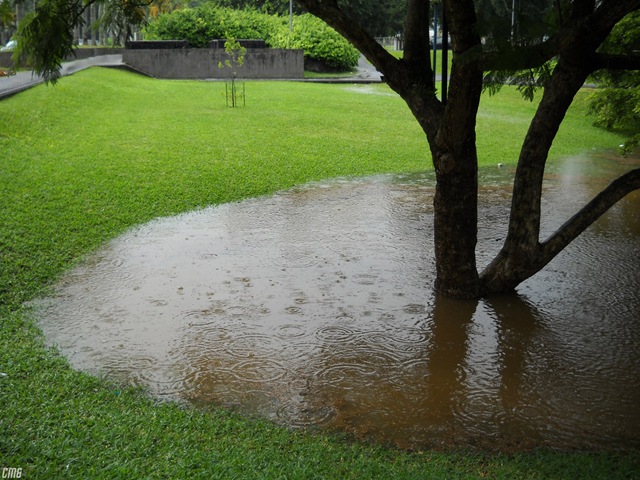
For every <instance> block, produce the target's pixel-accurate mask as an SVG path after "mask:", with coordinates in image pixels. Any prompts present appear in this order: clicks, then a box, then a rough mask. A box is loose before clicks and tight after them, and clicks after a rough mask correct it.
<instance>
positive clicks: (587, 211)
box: [540, 168, 640, 266]
mask: <svg viewBox="0 0 640 480" xmlns="http://www.w3.org/2000/svg"><path fill="white" fill-rule="evenodd" d="M638 189H640V168H636V169H634V170H631V171H630V172H627V173H625V174H624V175H622V176H621V177H619V178H617V179H616V180H614V181H613V182H611V184H609V186H608V187H607V188H605V189H604V190H603V191H602V192H600V193H599V194H598V195H596V197H595V198H594V199H593V200H591V201H590V202H589V203H588V204H587V205H585V206H584V207H583V208H582V209H581V210H580V211H579V212H578V213H576V214H575V215H574V216H573V217H571V218H570V219H569V220H568V221H567V222H566V223H565V224H564V225H562V226H561V227H560V228H559V229H558V230H557V231H556V232H555V233H554V234H553V235H551V236H550V237H549V238H548V239H547V240H546V241H545V242H543V243H542V244H541V245H540V247H541V248H540V251H541V261H542V262H543V266H544V265H546V264H547V263H549V262H550V261H551V259H553V257H555V256H556V255H557V254H558V253H559V252H560V251H562V250H563V249H564V248H565V247H566V246H567V245H569V243H571V242H572V241H573V240H574V239H575V238H576V237H578V236H579V235H580V234H581V233H582V232H584V231H585V230H586V229H587V228H588V227H589V226H591V225H592V224H593V223H594V222H595V221H596V220H597V219H598V218H600V217H601V216H602V215H603V214H604V213H605V212H606V211H607V210H609V209H610V208H611V207H612V206H613V205H615V204H616V203H617V202H618V201H620V200H621V199H622V198H624V197H625V196H626V195H627V194H629V193H631V192H633V191H634V190H638Z"/></svg>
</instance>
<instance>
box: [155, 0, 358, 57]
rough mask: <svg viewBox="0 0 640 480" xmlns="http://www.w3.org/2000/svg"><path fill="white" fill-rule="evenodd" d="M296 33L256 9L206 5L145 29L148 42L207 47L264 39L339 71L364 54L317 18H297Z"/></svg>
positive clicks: (280, 19)
mask: <svg viewBox="0 0 640 480" xmlns="http://www.w3.org/2000/svg"><path fill="white" fill-rule="evenodd" d="M293 25H294V28H293V32H290V31H289V19H288V18H286V17H280V16H277V15H267V14H264V13H259V12H257V11H254V10H234V9H231V8H224V7H217V6H215V5H211V4H203V5H200V6H198V7H195V8H185V9H183V10H178V11H175V12H173V13H165V14H161V15H159V16H158V17H157V18H156V19H155V20H152V21H151V22H150V23H149V24H148V25H147V27H146V28H145V29H144V37H145V39H147V40H187V41H188V42H189V44H191V45H192V46H193V47H206V46H207V45H208V43H209V41H211V40H213V39H216V38H248V39H249V38H250V39H261V40H264V41H265V42H266V43H267V45H269V46H270V47H273V48H300V49H303V50H304V55H305V58H309V59H313V60H318V61H321V62H324V63H325V64H327V65H328V66H330V67H332V68H334V69H338V70H350V69H351V68H353V67H355V66H356V65H357V63H358V58H359V56H360V54H359V53H358V50H356V49H355V48H354V47H353V46H352V45H351V44H350V43H349V42H347V40H345V39H344V38H343V37H342V36H341V35H340V34H339V33H337V32H336V31H335V30H333V29H332V28H331V27H329V26H328V25H327V24H326V23H325V22H323V21H322V20H320V19H318V18H316V17H314V16H313V15H309V14H304V15H300V16H296V17H295V18H294V21H293Z"/></svg>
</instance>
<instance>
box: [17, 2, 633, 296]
mask: <svg viewBox="0 0 640 480" xmlns="http://www.w3.org/2000/svg"><path fill="white" fill-rule="evenodd" d="M298 1H299V3H300V4H302V5H303V6H304V7H305V8H306V9H308V10H309V11H310V12H311V13H312V14H314V15H316V16H318V17H320V18H322V19H323V20H324V21H326V22H327V23H328V24H329V25H331V26H332V27H333V28H334V29H335V30H337V31H338V32H339V33H341V34H342V35H343V36H344V37H345V38H347V39H348V40H349V41H351V42H352V43H353V44H354V45H355V46H356V47H357V48H358V50H360V52H362V53H363V54H364V55H365V56H366V57H367V58H368V59H369V61H370V62H371V63H372V64H373V65H374V66H375V67H376V68H377V69H378V70H379V71H380V72H382V74H383V75H384V76H385V78H386V80H387V82H388V84H389V86H390V87H391V88H392V89H393V90H395V91H396V92H397V93H398V94H399V95H400V96H401V97H402V98H403V99H404V101H405V102H406V103H407V105H408V107H409V108H410V110H411V112H412V113H413V115H414V117H415V118H416V120H417V121H418V123H419V124H420V126H421V127H422V129H423V131H424V133H425V135H426V138H427V141H428V144H429V148H430V150H431V155H432V159H433V164H434V167H435V173H436V181H437V183H436V191H435V197H434V247H435V257H436V284H435V288H436V289H437V290H438V291H440V292H442V293H444V294H445V295H449V296H454V297H477V296H480V295H483V294H486V293H491V292H504V291H510V290H512V289H513V288H515V287H516V286H517V285H518V284H520V283H521V282H522V281H524V280H526V279H527V278H529V277H530V276H531V275H534V274H535V273H536V272H538V271H539V270H540V269H542V268H543V267H544V266H545V265H546V264H547V263H548V262H549V261H551V259H553V258H554V257H555V256H556V255H557V254H558V253H559V252H560V251H562V250H563V249H564V248H565V247H566V246H567V245H568V244H569V243H570V242H571V241H573V240H574V239H575V238H576V237H577V236H578V235H579V234H580V233H581V232H583V231H584V230H585V229H586V228H587V227H588V226H589V225H591V224H592V223H593V222H594V221H595V220H596V219H597V218H598V217H599V216H600V215H602V214H603V213H604V212H605V211H606V210H608V209H609V208H610V207H611V206H612V205H614V204H615V203H616V202H617V201H618V200H620V199H621V198H622V197H623V196H624V195H626V194H627V193H629V192H630V191H632V190H634V189H637V188H640V168H637V169H635V170H632V171H630V172H628V173H627V174H625V175H623V176H622V177H620V178H618V179H617V180H615V181H614V182H613V183H612V184H611V185H609V187H607V188H606V189H605V190H604V191H603V192H601V193H600V194H599V195H597V196H596V197H595V198H594V199H593V200H592V201H591V202H590V203H589V204H587V205H586V206H585V207H584V208H582V209H581V210H580V211H579V212H578V213H577V214H576V215H574V216H573V217H572V218H570V219H568V220H567V222H566V223H565V224H564V225H563V226H561V227H560V228H559V229H558V230H557V231H556V232H555V233H553V234H552V235H551V236H550V237H549V238H547V239H544V240H542V239H540V223H541V208H540V201H541V195H542V181H543V175H544V170H545V164H546V161H547V157H548V153H549V149H550V147H551V144H552V142H553V140H554V138H555V136H556V133H557V131H558V129H559V127H560V124H561V123H562V120H563V119H564V116H565V114H566V112H567V110H568V108H569V106H570V105H571V102H572V100H573V98H574V96H575V94H576V93H577V92H578V90H579V89H580V88H581V87H582V86H583V84H584V82H585V80H586V79H587V78H588V77H589V75H591V74H593V73H594V72H596V71H599V70H602V69H604V68H607V69H610V70H620V69H622V70H624V69H627V70H628V69H632V68H633V69H636V68H638V67H639V66H640V61H639V59H638V55H636V54H633V55H620V54H615V53H607V52H604V51H601V50H600V47H601V45H602V44H603V43H604V42H605V40H606V39H607V37H608V36H609V34H610V32H611V31H612V29H613V28H614V27H615V26H616V24H618V23H619V22H621V21H622V20H623V19H624V17H625V16H626V15H628V14H630V13H633V12H636V11H637V10H638V9H640V0H549V1H548V3H546V4H544V3H541V4H540V5H546V6H547V7H548V8H547V9H546V10H545V12H548V14H546V15H544V16H541V17H540V18H538V19H537V22H536V23H535V25H532V26H531V27H528V28H530V30H527V31H528V32H529V31H530V32H535V34H527V35H525V34H524V33H523V29H520V30H519V35H518V38H517V39H516V38H515V36H510V41H508V42H503V41H496V40H495V39H494V40H492V41H489V42H486V39H483V37H482V32H483V31H485V32H486V31H487V28H486V25H484V24H483V23H482V22H481V20H480V18H479V16H478V11H477V7H478V6H479V5H480V3H479V2H474V1H473V0H444V1H443V8H444V12H445V15H446V18H447V23H448V27H449V33H450V35H451V40H452V69H451V78H450V81H449V91H448V96H447V101H446V102H443V101H442V100H440V99H439V98H438V95H437V90H436V84H435V80H434V76H433V72H432V69H431V62H430V59H429V57H430V55H429V54H430V38H429V29H428V26H429V24H430V20H431V15H430V8H431V2H430V1H429V0H407V7H406V19H405V27H404V33H405V50H404V55H403V58H401V59H397V58H395V57H394V56H393V55H391V54H390V53H389V52H387V51H386V50H385V49H384V48H383V47H382V46H381V45H379V44H378V43H377V42H376V41H375V39H374V37H373V36H372V34H371V33H370V32H368V31H367V29H366V28H365V26H363V25H361V24H359V23H358V22H357V21H355V20H354V19H353V18H352V17H351V16H350V14H349V12H348V11H347V9H346V8H344V7H342V6H341V5H340V4H339V3H338V1H337V0H298ZM44 4H45V5H48V8H46V9H42V8H40V7H39V8H38V9H37V10H36V15H35V16H34V18H33V19H32V20H31V21H30V22H29V26H28V28H26V29H24V30H22V29H21V30H22V31H21V40H22V48H23V49H24V50H25V51H26V52H27V53H28V54H29V56H30V57H31V59H32V61H33V62H34V65H36V68H37V70H38V72H39V73H43V74H44V75H45V78H48V79H55V75H56V72H57V69H58V67H59V63H60V61H61V59H62V58H64V54H65V53H67V51H68V50H69V49H71V48H72V41H71V40H70V38H69V33H68V32H69V31H71V30H72V29H73V26H74V25H75V24H77V23H78V21H79V18H80V16H79V14H80V13H81V11H82V6H83V4H82V3H80V0H45V3H44ZM536 4H537V3H536ZM41 5H42V4H41ZM53 6H56V7H60V8H57V9H53V8H52V7H53ZM551 7H553V8H551ZM535 20H536V19H535V18H533V19H532V22H533V21H535ZM496 38H497V36H496ZM500 38H504V33H503V34H501V36H500ZM524 38H526V39H527V41H523V39H524ZM47 39H52V42H48V41H46V40H47ZM483 40H485V41H484V42H483ZM552 59H553V64H550V63H549V62H550V60H552ZM545 66H546V68H547V75H546V76H545V78H544V79H543V87H544V92H543V95H542V98H541V100H540V103H539V105H538V108H537V111H536V114H535V115H534V117H533V119H532V121H531V124H530V127H529V130H528V132H527V134H526V136H525V138H524V140H523V143H522V147H521V150H520V156H519V159H518V165H517V169H516V174H515V179H514V186H513V198H512V204H511V213H510V218H509V224H508V227H507V232H506V239H505V241H504V244H503V246H502V249H501V250H500V252H499V253H498V255H497V256H496V258H495V259H494V260H493V261H492V262H491V263H490V264H489V265H488V266H487V267H486V268H485V269H484V270H483V271H482V272H479V271H478V268H477V265H476V254H475V251H476V243H477V217H478V212H477V197H478V161H477V151H476V133H475V125H476V117H477V112H478V106H479V102H480V96H481V93H482V89H483V79H484V76H485V73H487V72H492V71H498V72H500V71H531V70H532V69H533V70H534V71H535V70H536V69H542V68H543V67H545Z"/></svg>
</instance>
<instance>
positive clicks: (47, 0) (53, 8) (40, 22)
mask: <svg viewBox="0 0 640 480" xmlns="http://www.w3.org/2000/svg"><path fill="white" fill-rule="evenodd" d="M83 11H84V8H83V5H82V2H81V1H78V0H43V1H42V2H41V3H40V4H38V5H37V7H36V10H35V12H33V13H31V14H29V15H27V16H26V17H25V18H24V19H23V20H22V22H20V26H19V28H18V37H19V38H22V40H21V41H19V42H18V47H17V48H16V50H15V52H14V54H13V60H14V62H15V63H17V64H20V63H26V64H28V65H31V66H32V67H33V69H34V71H35V72H36V73H37V74H39V75H41V76H42V77H43V78H44V79H45V81H46V82H51V83H55V82H56V81H57V80H58V78H60V67H61V66H62V61H63V60H64V58H65V57H68V56H70V55H72V54H73V27H74V26H75V25H76V24H81V23H82V17H81V15H82V12H83Z"/></svg>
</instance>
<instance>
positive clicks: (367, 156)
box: [0, 69, 640, 479]
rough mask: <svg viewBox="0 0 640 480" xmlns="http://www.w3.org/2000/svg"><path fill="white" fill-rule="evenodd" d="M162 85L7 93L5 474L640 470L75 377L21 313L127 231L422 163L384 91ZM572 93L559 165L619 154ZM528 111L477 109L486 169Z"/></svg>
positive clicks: (515, 136)
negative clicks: (403, 437) (207, 407)
mask: <svg viewBox="0 0 640 480" xmlns="http://www.w3.org/2000/svg"><path fill="white" fill-rule="evenodd" d="M223 92H224V84H222V83H214V82H189V81H157V80H152V79H148V78H144V77H140V76H136V75H133V74H130V73H125V72H121V71H116V70H109V69H91V70H88V71H84V72H80V73H77V74H75V75H73V76H71V77H65V78H63V79H62V80H61V81H60V83H59V85H58V86H56V87H44V86H40V87H36V88H33V89H31V90H28V91H26V92H23V93H21V94H19V95H16V96H14V97H11V98H8V99H6V100H3V101H0V261H1V263H0V265H1V266H0V268H1V270H0V412H1V413H0V469H2V468H4V467H12V468H22V469H23V470H22V478H43V479H52V478H84V479H88V478H91V479H93V478H206V479H209V478H224V479H227V478H301V479H306V478H385V479H391V478H443V479H445V478H447V479H448V478H505V479H515V478H567V479H574V478H580V479H587V478H602V479H605V478H634V477H635V478H637V477H638V476H640V453H638V452H627V453H619V454H616V453H602V452H573V453H567V452H548V451H536V452H527V453H514V454H492V453H486V452H485V453H483V452H432V451H425V452H403V451H398V450H394V449H391V448H386V447H384V446H378V445H367V444H362V443H357V442H353V441H350V440H348V439H345V438H340V437H338V436H335V435H332V434H323V433H311V432H304V431H299V430H295V431H291V430H288V429H286V428H282V427H278V426H275V425H272V424H270V423H268V422H266V421H263V420H257V419H248V418H243V417H240V416H238V415H235V414H232V413H229V412H226V411H224V410H219V409H212V410H211V411H199V410H194V409H191V408H187V407H184V406H179V405H176V404H158V403H157V402H156V401H154V400H153V399H151V398H148V397H147V396H145V395H144V393H143V392H139V391H133V390H130V389H127V388H123V387H122V386H117V385H113V384H112V383H110V382H109V381H108V380H106V379H97V378H93V377H91V376H89V375H86V374H83V373H79V372H76V371H73V370H72V369H71V368H70V367H69V366H68V364H67V362H66V361H65V360H64V359H63V358H61V357H60V356H58V355H56V354H55V352H54V351H52V350H49V349H47V348H45V347H44V345H43V341H42V338H41V334H40V332H39V330H38V329H37V327H36V326H35V325H34V324H33V321H32V319H31V317H30V314H29V309H28V308H26V307H23V306H22V304H23V302H25V301H28V300H31V299H33V298H34V297H36V296H38V295H41V294H43V293H44V292H46V290H47V288H48V287H50V286H51V285H52V284H53V283H54V282H55V280H56V279H57V278H59V276H60V275H61V273H62V272H64V271H65V270H67V269H69V268H71V267H72V266H73V265H75V264H77V263H78V262H79V261H81V259H82V258H83V256H85V255H86V254H88V253H89V252H91V251H93V250H95V249H96V248H98V247H99V246H100V245H102V244H103V243H104V242H105V241H107V240H108V239H110V238H113V237H114V236H116V235H118V234H119V233H121V232H123V231H124V230H125V229H127V228H129V227H131V226H132V225H136V224H139V223H142V222H146V221H148V220H150V219H153V218H156V217H159V216H165V215H172V214H176V213H179V212H184V211H188V210H192V209H194V208H198V207H202V206H205V205H210V204H217V203H223V202H230V201H235V200H240V199H242V198H247V197H253V196H259V195H267V194H270V193H273V192H275V191H278V190H281V189H285V188H288V187H291V186H293V185H296V184H300V183H304V182H308V181H312V180H318V179H323V178H329V177H335V176H355V175H368V174H375V173H383V172H409V171H417V170H423V169H427V168H430V159H429V154H428V148H427V144H426V140H425V138H424V134H423V133H422V132H421V131H420V129H419V127H418V126H417V123H416V122H415V121H414V120H413V118H412V117H411V115H410V113H409V111H408V108H407V107H406V106H405V105H404V104H403V103H402V102H401V100H400V99H399V98H398V97H397V96H395V95H394V94H392V92H391V91H390V90H389V89H388V87H386V86H384V85H374V86H371V85H369V86H352V85H320V84H309V83H287V82H250V83H247V106H246V107H245V108H239V109H229V108H227V107H225V101H224V97H223ZM585 95H586V94H581V95H580V97H579V98H578V100H577V102H576V105H575V107H574V108H573V110H572V112H571V115H570V116H569V118H568V119H567V122H566V124H565V126H564V127H563V129H562V131H561V132H560V136H559V140H558V144H557V146H556V147H554V155H556V156H559V155H566V154H572V153H578V152H581V151H584V150H589V149H592V148H613V147H615V146H616V145H618V144H619V143H622V139H621V137H620V136H618V135H616V134H612V133H608V132H605V131H601V130H598V129H595V128H593V127H592V126H591V123H590V119H589V118H587V117H586V115H585V112H586V106H585V102H584V96H585ZM533 107H534V106H533V105H532V104H530V103H526V102H524V101H521V100H520V99H519V97H518V94H517V93H515V92H514V91H513V90H512V89H505V90H504V91H503V92H502V93H501V94H499V95H498V96H495V97H486V98H484V99H483V102H482V107H481V113H480V117H479V124H478V137H479V149H480V159H481V163H482V164H484V165H488V166H491V165H495V163H498V162H500V163H506V164H509V163H514V162H515V159H516V157H517V151H518V141H521V138H522V135H523V134H524V132H525V131H526V128H527V124H528V120H529V118H530V116H531V115H532V112H533Z"/></svg>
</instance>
